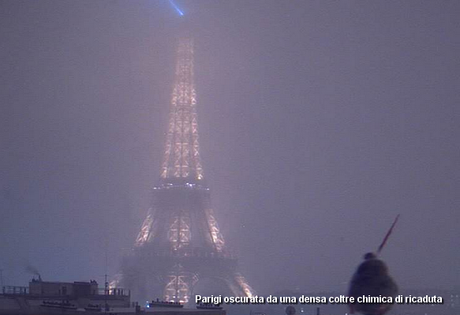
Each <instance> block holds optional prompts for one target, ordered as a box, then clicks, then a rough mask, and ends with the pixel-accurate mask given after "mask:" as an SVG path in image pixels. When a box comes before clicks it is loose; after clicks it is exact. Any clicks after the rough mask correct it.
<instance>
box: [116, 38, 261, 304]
mask: <svg viewBox="0 0 460 315" xmlns="http://www.w3.org/2000/svg"><path fill="white" fill-rule="evenodd" d="M193 66H194V64H193V40H192V39H190V38H183V39H181V40H179V43H178V48H177V64H176V73H175V83H174V89H173V92H172V99H171V109H170V113H169V126H168V131H167V134H166V142H165V149H164V153H163V154H164V155H163V163H162V165H161V174H160V182H159V185H158V186H156V187H154V189H153V204H152V207H151V208H150V209H149V211H148V214H147V218H146V219H145V221H144V223H143V224H142V228H141V231H140V233H139V235H138V237H137V239H136V242H135V246H134V249H133V250H132V253H131V254H130V255H127V256H125V257H124V260H123V264H122V274H121V275H120V278H119V281H117V282H118V283H120V284H121V285H123V286H124V287H127V288H130V289H131V290H132V292H133V295H134V296H136V297H143V298H147V299H150V298H154V297H162V298H163V299H164V300H167V301H175V302H182V303H187V302H188V301H189V299H190V297H191V296H192V295H193V294H197V293H200V292H195V290H194V288H195V285H196V284H197V283H198V281H199V280H202V279H206V278H207V279H212V280H213V281H214V280H217V282H218V281H221V282H222V284H224V285H226V286H227V287H228V288H229V289H230V291H231V292H232V293H233V295H234V296H249V297H250V296H253V294H254V293H253V290H252V289H251V287H250V286H249V285H248V284H247V282H246V280H245V278H244V277H243V276H242V275H241V274H240V273H239V272H238V270H237V259H236V258H235V257H234V256H232V255H230V254H229V253H228V252H227V251H226V246H225V242H224V239H223V237H222V234H221V233H220V231H219V227H218V225H217V222H216V219H215V216H214V212H213V210H212V208H211V202H210V191H209V188H208V187H207V186H206V183H205V180H204V176H203V167H202V164H201V159H200V146H199V137H198V120H197V111H196V91H195V84H194V78H193V72H194V71H193Z"/></svg>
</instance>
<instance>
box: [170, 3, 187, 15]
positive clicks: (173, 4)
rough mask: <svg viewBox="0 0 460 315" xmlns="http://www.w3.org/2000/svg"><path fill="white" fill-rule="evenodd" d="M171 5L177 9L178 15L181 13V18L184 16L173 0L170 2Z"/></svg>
mask: <svg viewBox="0 0 460 315" xmlns="http://www.w3.org/2000/svg"><path fill="white" fill-rule="evenodd" d="M169 3H171V5H172V6H173V8H174V9H176V11H177V13H179V15H180V16H183V15H184V12H182V11H181V9H179V7H178V6H177V5H176V4H175V3H174V2H173V1H172V0H169Z"/></svg>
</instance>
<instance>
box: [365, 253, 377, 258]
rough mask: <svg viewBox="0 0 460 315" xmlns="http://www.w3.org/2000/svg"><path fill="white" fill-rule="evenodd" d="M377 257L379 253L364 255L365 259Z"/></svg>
mask: <svg viewBox="0 0 460 315" xmlns="http://www.w3.org/2000/svg"><path fill="white" fill-rule="evenodd" d="M370 259H377V255H376V254H374V253H367V254H365V255H364V260H370Z"/></svg>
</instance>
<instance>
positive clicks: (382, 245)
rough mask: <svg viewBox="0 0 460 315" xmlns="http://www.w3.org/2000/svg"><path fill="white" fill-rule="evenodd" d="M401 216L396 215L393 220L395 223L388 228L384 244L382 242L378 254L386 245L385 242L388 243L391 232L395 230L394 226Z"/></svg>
mask: <svg viewBox="0 0 460 315" xmlns="http://www.w3.org/2000/svg"><path fill="white" fill-rule="evenodd" d="M399 216H400V215H399V214H398V215H397V216H396V219H395V220H394V221H393V224H392V225H391V227H390V229H389V230H388V232H387V235H385V237H384V238H383V241H382V244H380V246H379V248H378V249H377V255H379V254H380V252H381V251H382V249H383V247H384V246H385V244H386V243H387V241H388V238H389V237H390V234H391V232H393V228H394V227H395V225H396V223H397V222H398V220H399Z"/></svg>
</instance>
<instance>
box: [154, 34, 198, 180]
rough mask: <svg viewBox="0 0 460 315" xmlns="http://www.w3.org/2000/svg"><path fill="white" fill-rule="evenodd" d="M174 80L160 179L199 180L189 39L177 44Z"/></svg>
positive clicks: (191, 55)
mask: <svg viewBox="0 0 460 315" xmlns="http://www.w3.org/2000/svg"><path fill="white" fill-rule="evenodd" d="M175 77H176V79H175V83H174V89H173V93H172V99H171V109H170V113H169V126H168V132H167V135H166V143H165V152H164V156H163V164H162V167H161V177H162V178H180V177H182V178H187V177H191V178H194V179H198V180H201V179H203V168H202V166H201V159H200V145H199V142H198V121H197V113H196V91H195V83H194V78H193V40H192V39H189V38H184V39H182V40H180V42H179V46H178V49H177V64H176V75H175Z"/></svg>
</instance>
